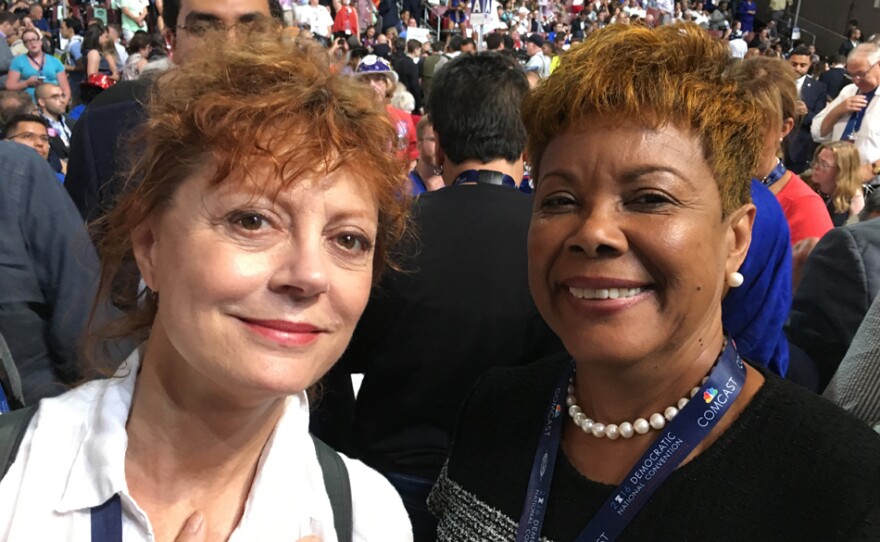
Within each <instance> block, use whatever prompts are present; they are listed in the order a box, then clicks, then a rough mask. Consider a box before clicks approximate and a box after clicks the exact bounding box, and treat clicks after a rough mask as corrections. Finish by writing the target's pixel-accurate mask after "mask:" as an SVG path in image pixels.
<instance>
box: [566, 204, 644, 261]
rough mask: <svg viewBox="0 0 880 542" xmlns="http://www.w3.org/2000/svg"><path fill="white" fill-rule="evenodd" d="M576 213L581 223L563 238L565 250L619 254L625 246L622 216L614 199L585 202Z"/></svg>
mask: <svg viewBox="0 0 880 542" xmlns="http://www.w3.org/2000/svg"><path fill="white" fill-rule="evenodd" d="M579 216H580V219H581V223H580V225H579V226H578V227H577V229H575V230H574V231H573V232H572V234H571V235H570V236H569V237H568V239H567V240H566V242H565V249H566V250H568V251H570V252H573V253H576V254H584V255H586V256H587V257H590V258H601V257H609V256H610V257H613V256H619V255H621V254H623V253H625V252H626V251H627V250H628V248H629V244H628V242H627V239H626V234H625V233H624V230H623V221H624V216H623V213H622V211H621V210H620V209H618V206H617V204H616V203H615V202H613V201H610V200H609V201H605V202H597V203H595V204H593V205H590V204H589V203H587V204H585V205H584V206H583V207H582V212H581V213H580V215H579Z"/></svg>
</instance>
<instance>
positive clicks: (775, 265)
mask: <svg viewBox="0 0 880 542" xmlns="http://www.w3.org/2000/svg"><path fill="white" fill-rule="evenodd" d="M751 191H752V202H753V203H754V204H755V207H757V214H756V216H755V224H754V227H753V228H752V244H751V245H750V246H749V252H748V254H747V255H746V260H745V262H743V264H742V267H740V269H739V272H740V273H742V275H743V277H744V278H745V281H744V282H743V284H742V286H740V287H739V288H731V289H730V290H729V291H728V293H727V297H725V298H724V301H723V303H722V304H721V320H722V322H723V323H724V329H726V330H727V332H728V333H730V336H731V337H733V338H734V339H735V340H736V346H737V348H738V349H739V353H740V355H741V356H742V357H743V358H744V359H747V360H749V361H751V362H753V363H756V364H759V365H763V366H765V367H767V368H768V369H770V370H771V371H773V372H774V373H776V374H778V375H780V376H785V373H786V372H787V371H788V342H787V340H786V338H785V333H784V332H783V329H782V328H783V325H784V324H785V320H786V318H788V311H789V309H790V308H791V234H790V233H789V229H788V223H787V222H786V220H785V215H784V214H782V207H780V206H779V202H778V201H777V200H776V196H774V195H773V193H772V192H770V190H768V189H767V188H766V187H765V186H763V185H762V184H761V182H760V181H758V180H755V179H752V190H751Z"/></svg>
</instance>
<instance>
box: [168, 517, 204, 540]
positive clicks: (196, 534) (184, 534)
mask: <svg viewBox="0 0 880 542" xmlns="http://www.w3.org/2000/svg"><path fill="white" fill-rule="evenodd" d="M207 533H208V529H206V528H205V516H204V515H203V514H202V513H201V512H193V514H192V515H191V516H190V517H189V518H187V520H186V523H184V524H183V528H182V529H180V533H179V534H178V535H177V538H175V539H174V542H204V541H205V540H207V538H208V535H207Z"/></svg>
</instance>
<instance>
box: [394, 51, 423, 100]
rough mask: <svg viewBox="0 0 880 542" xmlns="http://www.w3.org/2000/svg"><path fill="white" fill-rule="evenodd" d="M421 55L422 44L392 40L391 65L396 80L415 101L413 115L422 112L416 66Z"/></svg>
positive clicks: (420, 88) (417, 67) (420, 89)
mask: <svg viewBox="0 0 880 542" xmlns="http://www.w3.org/2000/svg"><path fill="white" fill-rule="evenodd" d="M421 54H422V44H421V42H420V41H418V40H409V41H407V40H406V39H405V38H397V39H395V40H394V54H393V55H391V63H392V66H393V67H394V71H395V72H397V76H398V79H399V80H400V82H401V83H402V84H403V86H404V87H406V90H407V91H409V93H410V94H412V96H413V100H415V106H414V109H413V111H412V112H413V113H415V114H417V115H420V114H421V112H422V87H421V85H419V66H418V64H416V62H418V59H419V57H420V56H421Z"/></svg>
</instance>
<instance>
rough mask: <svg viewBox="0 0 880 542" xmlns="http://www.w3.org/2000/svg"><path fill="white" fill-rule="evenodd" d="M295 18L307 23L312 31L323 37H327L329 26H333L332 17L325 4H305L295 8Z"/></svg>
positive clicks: (301, 22)
mask: <svg viewBox="0 0 880 542" xmlns="http://www.w3.org/2000/svg"><path fill="white" fill-rule="evenodd" d="M296 20H297V22H298V23H300V24H308V25H309V28H311V30H312V33H314V34H317V35H319V36H321V37H324V38H329V37H330V34H329V31H330V27H331V26H333V17H331V16H330V12H329V11H328V10H327V8H326V7H325V6H322V5H320V4H318V5H317V6H310V5H305V6H301V7H298V8H296Z"/></svg>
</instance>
